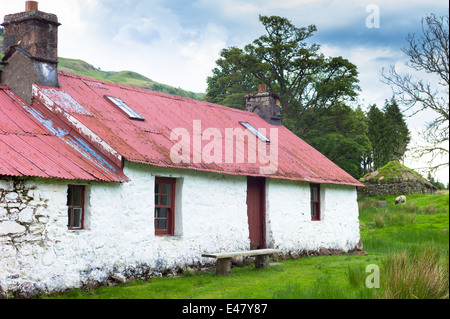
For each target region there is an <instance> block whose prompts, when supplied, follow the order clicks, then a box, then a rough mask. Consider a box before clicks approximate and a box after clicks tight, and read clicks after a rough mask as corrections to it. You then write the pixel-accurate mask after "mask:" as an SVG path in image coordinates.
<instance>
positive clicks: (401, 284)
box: [375, 245, 449, 299]
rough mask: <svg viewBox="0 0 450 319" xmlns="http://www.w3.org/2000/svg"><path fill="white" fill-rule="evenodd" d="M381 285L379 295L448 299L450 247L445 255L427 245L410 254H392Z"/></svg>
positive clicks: (388, 297) (382, 274) (403, 297)
mask: <svg viewBox="0 0 450 319" xmlns="http://www.w3.org/2000/svg"><path fill="white" fill-rule="evenodd" d="M443 255H445V256H443ZM380 286H381V288H380V289H379V290H377V291H376V292H375V297H376V298H381V299H392V298H394V299H443V298H449V261H448V250H447V251H446V252H445V253H444V254H443V253H442V251H441V250H439V248H437V247H432V246H429V245H428V246H425V247H424V248H422V249H417V250H415V251H414V252H411V253H409V254H408V252H407V251H406V250H403V251H401V252H395V253H389V254H388V255H387V257H386V258H385V260H384V262H383V264H382V268H381V274H380Z"/></svg>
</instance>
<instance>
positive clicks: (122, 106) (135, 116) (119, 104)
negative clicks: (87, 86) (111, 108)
mask: <svg viewBox="0 0 450 319" xmlns="http://www.w3.org/2000/svg"><path fill="white" fill-rule="evenodd" d="M106 98H107V99H108V100H109V101H111V102H112V103H114V105H116V106H117V107H119V108H120V109H121V110H122V111H124V112H125V113H126V114H127V115H128V116H129V117H130V119H132V120H139V121H144V120H145V119H144V118H143V117H142V116H140V115H139V114H138V113H137V112H136V111H135V110H133V109H132V108H131V107H129V106H128V105H127V104H126V103H125V102H124V101H122V99H121V98H118V97H116V96H106Z"/></svg>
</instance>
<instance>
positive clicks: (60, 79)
mask: <svg viewBox="0 0 450 319" xmlns="http://www.w3.org/2000/svg"><path fill="white" fill-rule="evenodd" d="M34 5H36V3H34V2H33V1H28V2H27V11H25V12H21V13H18V14H12V15H8V16H6V17H5V19H4V23H3V24H2V25H3V26H4V36H5V52H4V58H3V60H2V64H3V66H4V67H3V71H2V72H1V73H0V297H6V298H8V297H10V296H13V295H15V296H25V297H30V296H33V295H36V294H42V293H50V292H60V291H64V290H66V289H70V288H76V287H82V286H84V285H88V284H104V283H106V282H107V280H108V279H110V278H112V277H115V278H116V279H117V278H119V279H120V278H122V279H123V280H126V279H128V278H132V277H137V278H148V277H150V276H152V275H157V274H161V273H165V272H171V271H177V270H179V269H183V268H184V267H187V266H201V265H203V264H205V263H208V262H211V259H207V258H202V257H201V255H202V253H205V252H221V251H238V250H246V249H258V248H266V247H273V248H278V249H281V250H283V252H284V253H286V254H288V253H291V254H293V253H298V254H300V253H302V252H304V251H308V252H309V251H317V250H319V249H320V248H322V247H324V248H327V249H336V250H343V251H349V250H353V249H355V248H356V247H357V245H358V243H359V241H360V234H359V222H358V206H357V201H356V187H357V186H361V183H359V182H358V181H357V180H355V179H354V178H352V177H351V176H350V175H348V174H347V173H346V172H344V171H343V170H341V169H340V168H339V167H337V166H336V165H335V164H333V163H332V162H331V161H329V160H328V159H327V158H326V157H324V156H323V155H322V154H320V153H319V152H318V151H317V150H315V149H313V148H312V147H311V146H309V145H308V144H306V143H305V142H304V141H302V140H301V139H300V138H298V137H297V136H295V135H294V134H293V133H291V132H290V131H289V130H287V129H286V128H285V127H283V126H282V125H280V117H279V114H280V111H279V110H280V107H279V105H280V103H279V102H280V101H279V98H278V97H277V96H276V95H275V94H271V93H267V92H264V90H262V91H263V92H258V93H256V94H252V95H248V96H247V97H246V103H247V110H248V111H240V110H236V109H230V108H227V107H224V106H220V105H215V104H211V103H208V102H202V101H196V100H190V99H186V98H181V97H176V96H170V95H166V94H161V93H156V92H152V91H149V90H144V89H138V88H134V87H130V86H125V85H120V84H115V83H108V82H103V81H98V80H94V79H90V78H86V77H81V76H77V75H73V74H68V73H64V72H57V71H56V66H57V53H56V52H57V28H58V26H59V23H58V20H57V17H56V16H55V15H52V14H47V13H44V12H41V11H38V10H37V7H34Z"/></svg>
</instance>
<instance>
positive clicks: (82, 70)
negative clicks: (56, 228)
mask: <svg viewBox="0 0 450 319" xmlns="http://www.w3.org/2000/svg"><path fill="white" fill-rule="evenodd" d="M2 58H3V35H2V34H1V33H0V60H1V59H2ZM58 60H59V64H58V69H59V70H62V71H65V72H69V73H73V74H77V75H83V76H87V77H91V78H95V79H99V80H103V81H109V82H114V83H121V84H125V85H130V86H135V87H139V88H143V89H149V90H152V91H156V92H161V93H167V94H172V95H177V96H182V97H187V98H191V99H196V100H200V99H202V97H203V96H204V94H203V93H194V92H191V91H186V90H183V89H181V88H175V87H173V86H170V85H167V84H162V83H158V82H155V81H153V80H151V79H149V78H147V77H145V76H143V75H141V74H139V73H136V72H132V71H118V72H117V71H102V70H100V69H99V68H95V67H94V66H93V65H91V64H89V63H87V62H85V61H82V60H75V59H66V58H61V57H59V58H58Z"/></svg>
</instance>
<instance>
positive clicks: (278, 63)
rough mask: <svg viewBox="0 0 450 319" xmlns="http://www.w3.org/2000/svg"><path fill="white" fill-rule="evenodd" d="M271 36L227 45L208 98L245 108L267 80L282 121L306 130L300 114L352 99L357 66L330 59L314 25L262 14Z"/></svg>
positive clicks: (322, 109) (286, 124)
mask: <svg viewBox="0 0 450 319" xmlns="http://www.w3.org/2000/svg"><path fill="white" fill-rule="evenodd" d="M259 20H260V21H261V23H262V24H263V25H264V27H265V30H266V32H267V34H265V35H263V36H261V37H259V38H257V39H256V40H254V41H253V43H251V44H248V45H246V46H245V47H244V49H240V48H236V47H231V48H227V49H223V50H222V51H221V53H220V56H221V58H220V59H219V60H218V61H217V62H216V63H217V67H216V68H214V69H213V76H212V77H209V78H208V79H207V83H208V88H207V92H206V96H205V99H206V100H207V101H210V102H214V103H219V104H223V105H227V106H230V107H235V108H241V109H242V108H243V106H244V99H243V96H244V95H245V94H247V93H251V92H255V91H256V90H257V87H258V84H261V83H264V84H266V86H267V88H268V90H269V91H271V92H274V93H277V94H278V95H280V97H281V101H282V116H283V124H284V125H285V126H287V127H288V128H289V129H291V130H293V131H294V133H302V131H303V130H304V129H306V128H305V127H304V126H302V125H301V122H300V119H301V117H302V116H303V115H304V114H305V113H306V112H308V111H309V110H310V109H314V111H315V113H316V114H317V115H320V114H321V112H322V111H326V110H327V109H328V108H330V107H332V106H333V105H335V104H337V103H340V102H345V101H349V100H353V99H354V98H355V97H356V96H357V93H356V90H358V89H359V88H358V86H357V85H356V83H357V82H358V79H357V74H358V72H357V69H356V66H355V65H353V64H352V63H350V62H349V61H347V60H346V59H343V58H342V57H330V58H325V57H324V56H323V55H322V54H319V52H318V50H319V48H320V46H319V45H318V44H312V45H308V44H307V43H306V40H307V39H308V38H310V37H311V36H312V35H313V33H314V32H315V31H316V27H315V26H314V25H310V26H308V27H302V28H297V27H295V26H294V25H293V24H292V23H291V22H290V21H289V20H288V19H286V18H282V17H278V16H271V17H268V16H260V17H259Z"/></svg>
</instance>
